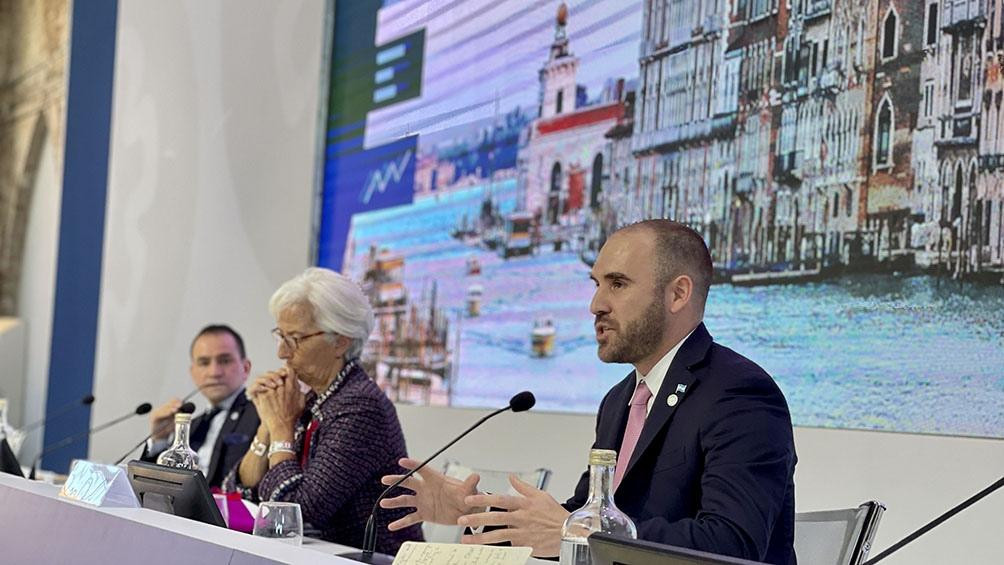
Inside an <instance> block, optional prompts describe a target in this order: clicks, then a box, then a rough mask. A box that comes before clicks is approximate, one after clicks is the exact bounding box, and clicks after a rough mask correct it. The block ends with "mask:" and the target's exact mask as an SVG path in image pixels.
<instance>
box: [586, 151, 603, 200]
mask: <svg viewBox="0 0 1004 565" xmlns="http://www.w3.org/2000/svg"><path fill="white" fill-rule="evenodd" d="M601 192H603V154H602V153H597V154H596V158H595V159H593V174H592V176H591V177H590V178H589V206H590V207H592V209H593V210H599V208H600V193H601Z"/></svg>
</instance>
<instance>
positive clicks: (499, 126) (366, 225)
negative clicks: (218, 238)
mask: <svg viewBox="0 0 1004 565" xmlns="http://www.w3.org/2000/svg"><path fill="white" fill-rule="evenodd" d="M994 4H995V3H994V2H987V1H983V0H980V1H977V0H968V1H955V2H937V1H920V0H898V1H891V0H868V1H865V2H862V1H860V0H645V1H624V2H609V1H601V0H581V1H572V2H567V3H562V2H558V1H554V0H546V1H532V2H531V1H529V0H442V1H425V0H401V1H390V0H387V1H384V2H380V1H358V2H337V3H336V15H335V21H334V26H335V30H334V36H333V37H334V40H333V45H332V54H331V73H330V88H329V97H328V108H327V127H326V133H327V138H326V146H325V147H326V156H325V161H324V190H323V198H322V201H321V203H320V206H321V209H320V213H319V216H320V218H319V219H320V221H319V229H318V239H317V261H318V264H320V265H322V266H327V267H331V268H333V269H337V270H341V271H343V272H345V273H347V274H349V275H351V276H352V277H353V278H355V279H356V280H358V281H359V282H360V283H361V284H362V286H363V288H364V289H365V291H366V292H367V294H368V296H369V297H370V300H371V301H372V304H373V306H374V308H375V312H376V316H377V328H376V330H375V331H374V333H373V335H372V336H371V338H370V340H369V342H368V344H367V346H366V349H365V351H364V354H363V362H364V363H365V365H366V366H367V368H368V370H369V371H370V374H371V375H372V376H373V377H374V378H375V379H376V380H377V382H378V383H379V384H380V386H381V387H382V388H383V389H384V390H385V391H386V392H387V394H388V395H389V396H390V397H391V398H392V399H395V400H397V401H400V402H409V403H419V404H430V405H451V406H478V407H494V406H501V405H504V404H505V401H506V400H507V399H508V398H509V396H510V395H511V394H513V393H514V392H516V391H519V390H523V389H530V390H532V391H533V392H534V393H535V394H536V395H537V398H538V406H539V407H540V408H542V409H545V410H559V411H576V412H590V411H594V410H595V409H596V408H597V406H598V404H599V401H600V399H601V398H602V397H603V394H604V393H605V392H606V390H607V389H608V388H609V387H610V386H611V385H612V384H613V383H615V382H617V381H618V380H619V379H621V378H623V377H624V376H625V375H627V374H628V372H629V371H630V369H631V368H630V367H629V366H626V365H610V364H604V363H602V362H600V361H599V359H598V358H597V356H596V344H595V340H594V332H593V326H592V323H593V318H592V316H591V314H590V313H589V309H588V305H589V301H590V298H591V296H592V293H593V290H594V285H593V283H592V282H591V281H590V280H589V269H590V266H591V265H592V263H593V262H594V261H595V258H596V255H597V253H598V250H599V248H600V247H601V246H602V244H603V242H604V241H605V240H606V238H607V237H608V236H609V234H610V233H612V231H613V230H615V229H616V228H617V227H619V226H623V225H626V224H629V223H632V222H635V221H638V220H642V219H645V218H671V219H674V220H677V221H680V222H683V223H685V224H687V225H689V226H691V227H693V228H694V229H695V230H697V231H698V232H699V233H701V234H702V235H703V236H704V238H705V240H706V241H707V243H708V246H709V249H710V250H711V253H712V257H713V260H714V265H715V280H714V284H713V286H712V288H711V293H710V297H709V302H708V307H707V312H706V317H705V322H706V324H707V326H708V328H709V330H710V331H711V333H712V335H714V336H715V339H716V340H717V341H719V342H720V343H722V344H724V345H726V346H728V347H731V348H733V349H735V350H737V351H739V352H740V353H742V354H744V355H746V356H748V357H750V358H751V359H753V360H754V361H756V362H757V363H759V364H760V365H761V366H763V367H764V368H765V369H766V370H767V371H768V372H769V373H770V374H771V375H773V376H774V378H775V379H776V380H777V382H778V383H779V385H780V386H781V388H782V389H783V390H784V392H785V394H786V396H787V399H788V402H789V404H790V406H791V411H792V416H793V418H794V422H795V424H796V425H803V426H826V427H847V428H863V429H877V430H890V431H911V432H926V433H947V434H958V435H975V436H1002V435H1004V415H1002V412H1004V411H1002V410H1001V408H1000V407H1001V406H1004V284H1002V283H1004V279H1002V273H1004V265H1002V249H1004V230H1002V215H1004V214H1002V211H1004V206H1002V204H1004V189H1002V183H1001V173H1000V168H1001V167H1004V147H1002V145H1004V143H1001V142H1000V141H999V139H998V135H999V130H1000V129H1001V128H1000V127H999V126H1000V115H999V111H1000V106H1001V77H1000V72H999V71H1000V69H999V62H998V61H999V60H1000V59H999V58H998V55H999V54H1000V53H999V51H1000V50H1001V49H1002V44H1004V42H1002V38H1001V35H1000V34H1001V23H1000V14H995V13H994Z"/></svg>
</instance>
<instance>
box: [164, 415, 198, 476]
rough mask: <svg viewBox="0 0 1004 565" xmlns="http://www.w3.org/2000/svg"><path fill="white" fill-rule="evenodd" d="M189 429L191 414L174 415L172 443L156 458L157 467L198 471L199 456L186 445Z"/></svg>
mask: <svg viewBox="0 0 1004 565" xmlns="http://www.w3.org/2000/svg"><path fill="white" fill-rule="evenodd" d="M191 428H192V415H191V414H185V413H183V412H179V413H177V414H175V415H174V443H173V444H172V445H171V447H169V448H167V449H166V450H165V451H164V452H163V453H161V454H160V457H157V464H158V465H164V466H166V467H177V468H179V469H191V470H192V471H198V470H199V454H198V453H196V452H195V451H193V450H192V448H191V446H189V445H188V436H189V433H190V431H191Z"/></svg>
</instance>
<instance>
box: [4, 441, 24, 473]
mask: <svg viewBox="0 0 1004 565" xmlns="http://www.w3.org/2000/svg"><path fill="white" fill-rule="evenodd" d="M0 473H7V474H8V475H14V476H17V477H23V476H24V473H22V472H21V464H20V463H18V461H17V457H16V456H15V455H14V450H12V449H11V448H10V446H9V445H7V438H3V439H2V440H0Z"/></svg>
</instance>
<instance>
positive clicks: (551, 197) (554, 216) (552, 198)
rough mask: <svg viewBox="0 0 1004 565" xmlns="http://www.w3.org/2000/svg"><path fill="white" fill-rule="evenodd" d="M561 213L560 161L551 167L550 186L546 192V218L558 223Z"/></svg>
mask: <svg viewBox="0 0 1004 565" xmlns="http://www.w3.org/2000/svg"><path fill="white" fill-rule="evenodd" d="M560 215H561V163H555V164H554V166H553V167H551V187H550V191H549V192H548V193H547V220H548V221H549V222H550V223H552V224H556V223H558V216H560Z"/></svg>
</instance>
